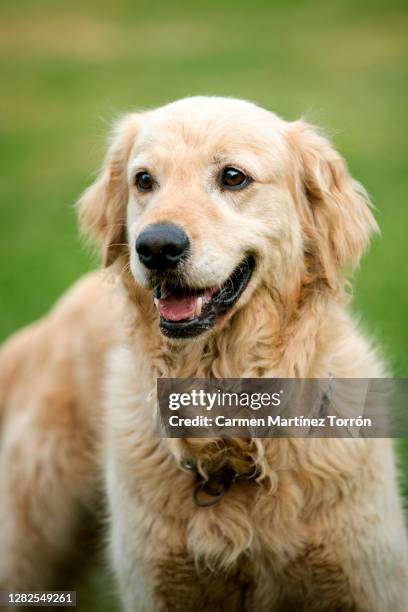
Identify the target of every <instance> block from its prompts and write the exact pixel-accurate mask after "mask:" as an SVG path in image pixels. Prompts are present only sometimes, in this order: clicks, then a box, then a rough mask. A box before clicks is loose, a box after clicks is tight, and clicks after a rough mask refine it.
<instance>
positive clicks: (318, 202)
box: [287, 121, 378, 286]
mask: <svg viewBox="0 0 408 612" xmlns="http://www.w3.org/2000/svg"><path fill="white" fill-rule="evenodd" d="M287 134H288V142H289V146H290V150H291V155H292V156H293V157H294V161H295V166H296V172H295V185H294V191H295V200H296V204H297V206H298V208H299V213H300V217H301V222H302V225H303V231H304V233H305V238H306V245H305V248H306V252H307V254H308V256H309V257H313V255H315V256H317V257H318V259H319V262H318V265H319V267H320V268H321V270H322V272H323V273H324V275H325V277H326V280H327V281H328V283H329V285H332V286H335V285H336V284H337V282H336V279H338V277H339V272H340V268H341V267H342V266H346V265H347V266H352V267H354V266H356V265H357V264H358V262H359V260H360V257H361V255H362V254H363V253H364V251H365V249H366V247H367V246H368V243H369V239H370V236H371V234H372V233H373V232H375V231H377V230H378V226H377V223H376V221H375V219H374V217H373V215H372V213H371V210H370V201H369V198H368V196H367V193H366V192H365V190H364V188H363V187H362V186H361V185H360V184H359V183H358V182H357V181H355V180H354V179H353V178H352V177H351V176H350V174H349V172H348V169H347V166H346V163H345V161H344V160H343V158H342V157H341V156H340V155H339V153H337V151H336V150H335V149H334V148H333V147H332V145H331V144H330V142H329V141H328V140H327V138H325V137H324V136H323V135H322V134H321V133H320V132H319V131H318V130H317V129H316V128H315V127H313V126H311V125H309V124H308V123H305V122H303V121H296V122H293V123H291V124H290V126H289V130H288V133H287Z"/></svg>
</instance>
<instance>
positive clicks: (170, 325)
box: [153, 255, 255, 338]
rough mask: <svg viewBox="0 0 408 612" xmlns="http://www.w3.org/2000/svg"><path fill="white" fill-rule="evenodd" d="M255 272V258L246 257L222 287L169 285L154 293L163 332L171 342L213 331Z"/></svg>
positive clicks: (161, 286) (159, 287)
mask: <svg viewBox="0 0 408 612" xmlns="http://www.w3.org/2000/svg"><path fill="white" fill-rule="evenodd" d="M254 268H255V260H254V258H253V257H252V255H250V256H248V257H245V259H243V260H242V261H241V263H240V264H239V265H238V266H237V267H236V268H235V270H234V271H233V273H232V274H231V276H229V277H228V278H227V280H226V281H225V282H224V283H222V285H220V286H219V287H211V288H205V289H193V288H189V287H182V286H179V285H177V286H172V285H171V284H170V283H168V282H167V281H164V282H163V283H162V284H161V285H158V286H157V287H156V288H155V289H154V293H153V297H154V303H155V305H156V308H157V309H158V311H159V314H160V329H161V331H162V332H163V334H164V335H165V336H168V337H170V338H191V337H193V336H198V335H199V334H202V333H203V332H205V331H208V330H209V329H211V328H212V327H213V326H214V325H215V324H216V322H217V319H218V318H219V317H220V316H222V315H225V314H226V313H227V312H228V311H229V310H231V308H232V307H233V306H234V305H235V304H236V303H237V301H238V299H239V298H240V296H241V295H242V293H243V292H244V291H245V289H246V287H247V285H248V283H249V281H250V279H251V276H252V272H253V271H254Z"/></svg>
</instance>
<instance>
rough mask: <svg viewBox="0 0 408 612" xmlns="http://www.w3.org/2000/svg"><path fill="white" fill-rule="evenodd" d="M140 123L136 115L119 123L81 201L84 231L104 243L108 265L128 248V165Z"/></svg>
mask: <svg viewBox="0 0 408 612" xmlns="http://www.w3.org/2000/svg"><path fill="white" fill-rule="evenodd" d="M139 122H140V115H138V114H136V113H132V114H129V115H126V116H125V117H123V118H122V119H121V120H120V121H119V122H118V124H117V125H116V126H115V128H114V129H113V131H112V135H111V139H110V145H109V148H108V152H107V154H106V157H105V161H104V163H103V167H102V170H101V172H100V174H99V177H98V178H97V180H96V181H95V182H94V183H93V184H92V185H91V186H90V187H88V189H87V190H86V191H85V193H84V194H83V195H82V196H81V198H80V200H79V202H78V211H79V221H80V226H81V230H82V231H83V232H84V233H85V234H86V235H87V236H89V237H90V238H92V239H96V240H97V241H98V242H99V243H100V244H101V246H102V259H103V263H104V265H105V266H109V265H110V264H111V263H113V262H114V261H115V259H116V258H117V257H118V256H119V254H120V253H121V252H122V251H123V250H124V249H125V248H126V206H127V202H128V198H129V188H128V182H127V162H128V159H129V155H130V152H131V150H132V146H133V143H134V139H135V136H136V132H137V127H138V125H139Z"/></svg>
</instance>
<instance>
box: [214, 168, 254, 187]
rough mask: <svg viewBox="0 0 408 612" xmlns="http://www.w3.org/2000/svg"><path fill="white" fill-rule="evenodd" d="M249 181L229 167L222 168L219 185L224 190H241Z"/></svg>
mask: <svg viewBox="0 0 408 612" xmlns="http://www.w3.org/2000/svg"><path fill="white" fill-rule="evenodd" d="M249 181H250V178H249V176H246V174H244V173H243V172H241V170H237V169H236V168H232V167H231V166H227V167H226V168H224V170H223V171H222V174H221V185H222V186H223V187H224V189H242V188H243V187H245V186H246V185H247V184H248V183H249Z"/></svg>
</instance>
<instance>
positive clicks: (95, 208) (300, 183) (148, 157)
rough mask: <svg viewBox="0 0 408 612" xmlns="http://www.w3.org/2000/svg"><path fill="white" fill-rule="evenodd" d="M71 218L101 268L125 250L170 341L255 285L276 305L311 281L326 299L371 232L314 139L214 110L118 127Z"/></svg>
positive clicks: (251, 108)
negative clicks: (90, 234)
mask: <svg viewBox="0 0 408 612" xmlns="http://www.w3.org/2000/svg"><path fill="white" fill-rule="evenodd" d="M81 214H82V218H83V222H84V223H85V224H86V225H87V226H88V228H90V229H91V230H92V229H93V230H94V233H96V234H98V235H99V236H100V237H101V238H102V239H103V242H104V249H105V259H106V262H107V263H111V262H112V261H113V260H114V259H115V257H116V256H117V255H118V254H119V253H121V252H123V245H124V243H125V242H126V244H127V245H128V257H129V259H130V270H131V273H132V275H133V277H134V281H135V282H136V283H138V284H139V285H140V286H141V287H143V288H144V289H145V290H147V291H151V292H152V299H154V302H155V304H156V307H157V310H158V317H157V320H158V324H159V325H160V329H161V331H162V332H163V334H164V335H166V336H168V337H171V338H192V337H195V336H197V335H200V334H203V333H204V332H207V331H209V330H211V329H214V328H215V329H217V327H219V326H220V325H222V323H223V321H225V320H226V319H227V318H228V317H229V316H231V315H232V313H233V312H234V310H236V309H237V308H240V307H242V305H244V304H245V303H246V302H248V300H250V297H251V294H252V293H253V291H254V290H255V289H256V288H257V287H259V286H260V285H264V286H265V287H268V288H270V289H271V290H273V291H274V292H276V293H277V294H279V295H285V293H286V292H287V291H289V288H291V290H292V289H293V287H294V286H295V285H299V284H301V283H302V282H303V283H304V282H309V283H311V282H312V280H313V279H314V280H316V281H317V280H318V281H319V283H320V285H321V284H322V283H323V284H325V285H326V286H327V287H329V288H330V287H331V288H332V289H333V290H335V289H336V287H337V285H338V283H339V278H340V268H341V266H342V265H344V264H347V263H355V262H356V261H357V260H358V258H359V256H360V254H361V252H362V250H363V249H364V247H365V245H366V243H367V240H368V236H369V233H370V230H372V229H373V228H374V227H375V222H374V220H373V218H372V216H371V213H370V211H369V208H368V206H367V202H366V199H365V198H364V196H363V195H362V191H361V189H360V188H359V186H358V185H357V184H356V183H355V182H353V181H352V179H351V177H350V176H349V175H348V173H347V170H346V168H345V165H344V163H343V161H342V159H341V158H340V156H339V155H338V154H337V153H336V152H335V151H334V150H333V149H332V148H331V146H330V145H329V143H328V142H327V141H326V140H325V139H324V138H323V137H321V136H319V135H318V134H317V133H316V131H315V130H314V129H313V128H311V127H310V126H308V125H307V124H304V123H302V122H295V123H288V122H285V121H283V120H281V119H279V118H278V117H277V116H276V115H273V114H272V113H270V112H268V111H266V110H263V109H261V108H259V107H257V106H255V105H253V104H250V103H247V102H243V101H239V100H232V99H222V98H190V99H185V100H181V101H179V102H175V103H173V104H169V105H167V106H165V107H162V108H159V109H157V110H155V111H149V112H146V113H142V114H135V115H129V116H128V117H125V119H124V120H123V121H122V122H121V124H120V125H119V126H118V128H117V130H116V132H115V134H114V138H113V142H112V145H111V147H110V150H109V152H108V156H107V159H106V163H105V168H104V170H103V172H102V174H101V177H100V179H99V180H98V181H97V182H96V183H95V185H93V186H92V187H91V188H90V189H89V190H88V191H87V192H86V193H85V195H84V197H83V199H82V201H81Z"/></svg>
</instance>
